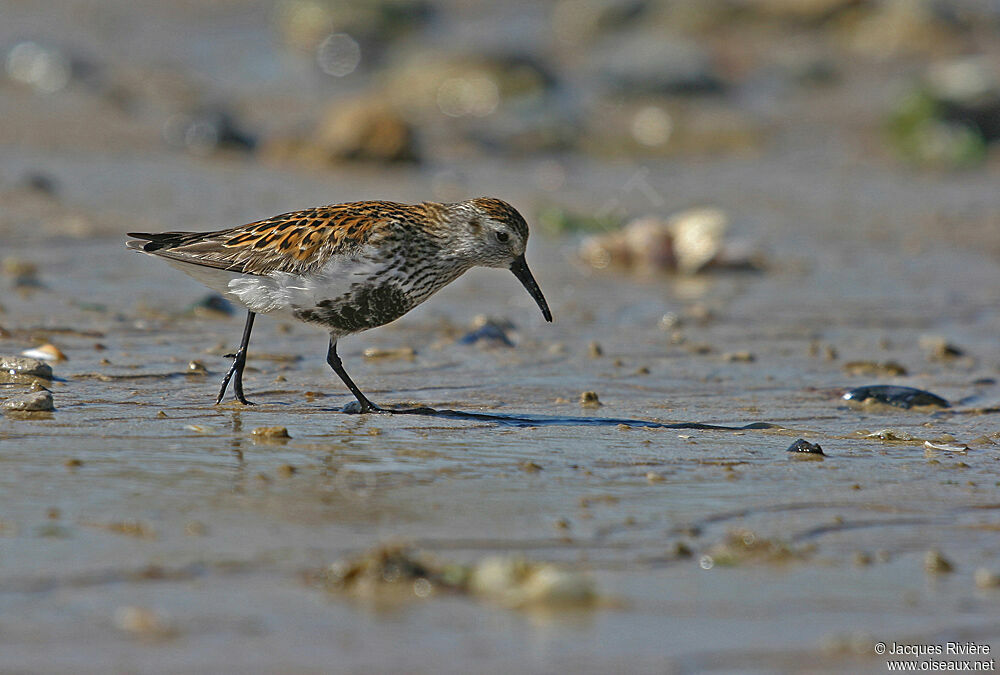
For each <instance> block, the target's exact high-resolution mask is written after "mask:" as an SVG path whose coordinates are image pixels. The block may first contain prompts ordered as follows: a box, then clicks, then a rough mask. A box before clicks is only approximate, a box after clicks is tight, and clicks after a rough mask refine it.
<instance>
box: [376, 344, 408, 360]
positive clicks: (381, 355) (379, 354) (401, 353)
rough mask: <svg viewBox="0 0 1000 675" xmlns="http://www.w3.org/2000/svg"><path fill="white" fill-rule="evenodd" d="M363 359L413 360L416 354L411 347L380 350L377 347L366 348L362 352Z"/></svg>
mask: <svg viewBox="0 0 1000 675" xmlns="http://www.w3.org/2000/svg"><path fill="white" fill-rule="evenodd" d="M363 354H364V357H365V358H366V359H369V360H377V359H386V360H389V359H413V358H414V357H416V355H417V352H416V350H415V349H413V347H399V348H397V349H380V348H379V347H368V348H367V349H365V351H364V352H363Z"/></svg>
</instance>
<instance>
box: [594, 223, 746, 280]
mask: <svg viewBox="0 0 1000 675" xmlns="http://www.w3.org/2000/svg"><path fill="white" fill-rule="evenodd" d="M728 228H729V217H728V216H727V215H726V213H725V212H724V211H722V210H721V209H718V208H714V207H705V208H695V209H688V210H686V211H680V212H678V213H675V214H673V215H672V216H670V217H669V218H667V219H663V218H661V217H659V216H646V217H643V218H637V219H635V220H633V221H631V222H629V223H627V224H626V225H625V226H624V227H623V228H622V229H621V230H619V231H617V232H611V233H608V234H599V235H593V236H590V237H587V238H586V239H584V240H583V241H582V242H581V244H580V248H579V255H580V257H581V258H582V259H583V260H584V261H585V262H587V263H588V264H589V265H591V266H592V267H596V268H598V269H603V268H605V267H611V266H619V267H629V268H634V269H637V270H639V271H641V272H654V271H663V270H668V271H671V270H675V271H677V272H680V273H681V274H696V273H698V272H701V271H704V270H705V269H706V268H708V267H709V266H713V265H714V266H721V267H727V268H732V269H752V268H755V267H757V266H758V265H756V264H755V263H754V262H753V261H752V257H751V256H750V255H747V254H746V253H745V252H743V251H738V249H740V248H746V247H745V246H741V247H738V246H732V245H730V246H729V247H728V249H729V250H727V246H726V244H725V241H724V239H725V236H726V232H727V230H728Z"/></svg>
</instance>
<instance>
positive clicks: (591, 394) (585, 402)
mask: <svg viewBox="0 0 1000 675" xmlns="http://www.w3.org/2000/svg"><path fill="white" fill-rule="evenodd" d="M580 405H582V406H585V407H588V408H596V407H598V406H600V405H601V401H600V399H599V398H597V392H596V391H585V392H583V393H582V394H580Z"/></svg>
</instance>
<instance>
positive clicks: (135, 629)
mask: <svg viewBox="0 0 1000 675" xmlns="http://www.w3.org/2000/svg"><path fill="white" fill-rule="evenodd" d="M115 626H116V627H117V628H118V629H119V630H122V631H125V632H126V633H131V634H133V635H136V636H139V637H145V638H159V639H162V638H168V637H173V636H175V635H176V634H177V627H176V626H175V625H174V624H173V622H172V621H171V620H170V618H169V617H168V616H167V615H166V614H163V613H160V612H156V611H154V610H152V609H149V608H148V607H119V608H118V609H117V610H115Z"/></svg>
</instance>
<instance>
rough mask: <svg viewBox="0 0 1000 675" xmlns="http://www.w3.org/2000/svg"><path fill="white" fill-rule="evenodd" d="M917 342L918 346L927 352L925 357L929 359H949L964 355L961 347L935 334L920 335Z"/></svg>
mask: <svg viewBox="0 0 1000 675" xmlns="http://www.w3.org/2000/svg"><path fill="white" fill-rule="evenodd" d="M919 344H920V348H921V349H923V350H924V351H925V352H927V358H928V359H929V360H931V361H951V360H952V359H956V358H958V357H960V356H965V352H964V351H963V350H962V349H961V348H959V347H956V346H955V345H953V344H951V343H950V342H948V341H947V340H946V339H944V338H943V337H939V336H936V335H925V336H923V337H921V338H920V342H919Z"/></svg>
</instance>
